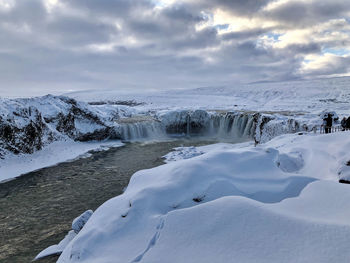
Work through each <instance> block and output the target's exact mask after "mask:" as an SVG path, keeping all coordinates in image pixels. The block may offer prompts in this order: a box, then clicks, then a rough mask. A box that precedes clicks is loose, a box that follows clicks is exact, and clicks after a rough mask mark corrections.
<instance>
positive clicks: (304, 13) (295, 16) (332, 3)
mask: <svg viewBox="0 0 350 263" xmlns="http://www.w3.org/2000/svg"><path fill="white" fill-rule="evenodd" d="M349 11H350V4H349V2H348V1H346V0H341V1H340V0H322V1H318V0H310V1H305V0H296V1H288V2H286V3H285V4H281V5H279V6H277V7H276V8H273V9H272V10H268V11H265V12H263V13H264V15H265V16H266V17H268V18H272V19H275V20H277V21H281V22H284V23H288V25H290V26H295V25H296V26H310V25H312V24H315V23H316V24H317V23H320V22H323V21H327V20H329V19H336V18H339V17H344V16H346V15H347V13H348V12H349Z"/></svg>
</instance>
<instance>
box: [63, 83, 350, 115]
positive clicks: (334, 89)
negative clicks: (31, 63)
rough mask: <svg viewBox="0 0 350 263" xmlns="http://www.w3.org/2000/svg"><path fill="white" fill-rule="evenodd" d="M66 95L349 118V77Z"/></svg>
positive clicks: (150, 106)
mask: <svg viewBox="0 0 350 263" xmlns="http://www.w3.org/2000/svg"><path fill="white" fill-rule="evenodd" d="M65 95H68V96H71V97H73V98H76V99H78V100H83V101H97V100H101V101H107V100H108V101H113V100H115V101H121V100H125V101H127V100H135V101H137V102H144V103H146V104H145V105H140V106H136V107H133V108H134V109H140V110H143V111H146V110H161V109H163V110H164V109H172V110H182V109H194V110H197V109H204V110H235V111H239V110H241V111H259V112H264V111H265V112H281V113H284V114H300V115H308V114H311V115H318V114H320V113H321V112H322V111H324V110H329V111H336V112H337V113H338V114H340V115H342V114H348V115H349V103H350V100H349V99H350V77H344V78H331V79H318V80H300V81H285V82H273V83H253V84H245V85H242V84H232V85H227V86H222V87H202V88H195V89H180V88H179V89H177V90H170V91H169V90H166V91H155V92H149V91H147V92H146V91H145V92H144V93H138V94H135V93H130V94H120V92H119V90H118V89H105V90H101V89H98V90H88V91H79V92H72V93H67V94H65Z"/></svg>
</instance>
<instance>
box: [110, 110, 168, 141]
mask: <svg viewBox="0 0 350 263" xmlns="http://www.w3.org/2000/svg"><path fill="white" fill-rule="evenodd" d="M117 133H118V134H119V137H120V138H121V139H122V140H125V141H137V140H145V139H147V140H158V139H164V138H166V137H167V134H166V131H165V127H164V125H163V124H162V123H161V122H159V121H157V120H155V119H153V118H151V117H149V116H143V117H142V118H141V117H132V118H125V119H122V120H120V121H119V126H118V132H117Z"/></svg>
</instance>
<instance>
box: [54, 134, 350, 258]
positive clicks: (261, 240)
mask: <svg viewBox="0 0 350 263" xmlns="http://www.w3.org/2000/svg"><path fill="white" fill-rule="evenodd" d="M349 147H350V133H349V132H339V133H334V134H326V135H318V134H317V135H315V134H312V133H310V134H304V135H297V134H288V135H282V136H279V137H277V138H275V139H273V140H271V141H269V142H267V143H265V144H261V145H258V146H257V147H254V145H253V144H252V143H243V144H215V145H211V146H205V147H189V148H178V149H176V151H175V153H173V154H169V155H167V159H168V164H165V165H162V166H159V167H156V168H153V169H149V170H142V171H139V172H137V173H135V174H134V175H133V176H132V178H131V180H130V183H129V186H128V187H127V189H126V191H125V192H124V193H123V194H122V195H120V196H117V197H115V198H113V199H111V200H109V201H107V202H106V203H104V204H103V205H101V206H100V207H99V208H98V209H97V210H96V211H95V212H94V213H93V215H92V216H91V218H90V219H89V220H88V222H87V223H86V224H85V226H84V227H83V228H82V230H81V231H80V232H79V233H78V235H77V236H76V237H74V238H73V240H72V241H71V242H69V244H68V245H67V246H66V248H65V249H64V251H63V253H62V255H61V256H60V258H59V260H58V262H59V263H68V262H84V263H87V262H94V263H99V262H101V263H109V262H114V263H118V262H123V263H125V262H145V263H157V262H160V263H161V262H162V263H163V262H167V263H171V262H174V263H175V262H176V263H177V262H202V263H203V262H204V263H205V262H208V263H209V262H210V263H212V262H217V263H220V262H225V263H227V262H232V261H234V262H240V263H245V262H259V263H261V262H269V263H271V262H278V263H283V262H292V263H298V262H337V263H341V262H344V263H345V262H349V258H350V250H349V249H348V243H349V238H350V222H349V220H348V219H349V217H350V202H349V200H350V188H349V185H346V184H339V183H338V180H339V179H340V178H342V177H343V176H348V174H346V171H348V170H349V169H346V167H348V165H349V163H348V161H349V160H350V154H349V151H348V149H349Z"/></svg>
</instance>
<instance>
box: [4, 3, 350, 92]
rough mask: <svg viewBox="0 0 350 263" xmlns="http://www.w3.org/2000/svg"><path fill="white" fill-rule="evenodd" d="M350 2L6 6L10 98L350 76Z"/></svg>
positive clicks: (6, 77) (6, 75) (6, 74)
mask: <svg viewBox="0 0 350 263" xmlns="http://www.w3.org/2000/svg"><path fill="white" fill-rule="evenodd" d="M349 14H350V6H349V5H348V4H347V1H346V0H343V1H341V0H332V1H331V0H324V1H316V0H274V1H268V0H262V1H256V0H244V1H243V0H235V1H232V0H219V1H209V0H201V1H198V0H183V1H172V0H152V1H151V0H149V1H148V0H135V1H130V0H99V1H95V0H74V1H68V0H26V1H21V0H0V79H1V80H2V81H1V83H0V96H1V95H16V94H18V95H34V94H35V95H38V94H45V93H62V92H66V91H68V90H78V89H90V88H99V87H104V88H107V87H108V88H116V89H120V90H123V89H124V90H128V89H133V90H137V89H140V90H141V89H160V90H162V89H168V88H184V87H188V88H193V87H198V86H202V85H205V86H210V85H231V84H232V83H245V82H253V81H276V80H286V79H296V78H310V77H319V76H325V77H327V76H334V75H347V74H348V73H349V71H350V68H349V64H350V62H349V58H348V57H347V56H348V52H349V51H348V47H349V45H350V19H349Z"/></svg>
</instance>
